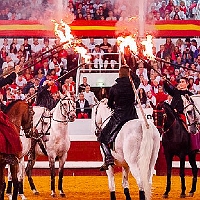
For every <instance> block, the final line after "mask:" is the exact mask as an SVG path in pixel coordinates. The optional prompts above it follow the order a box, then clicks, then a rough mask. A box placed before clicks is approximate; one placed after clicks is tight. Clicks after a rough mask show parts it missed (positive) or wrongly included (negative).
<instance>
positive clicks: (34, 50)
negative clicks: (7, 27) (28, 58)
mask: <svg viewBox="0 0 200 200" xmlns="http://www.w3.org/2000/svg"><path fill="white" fill-rule="evenodd" d="M31 51H32V53H33V56H34V55H36V54H38V53H40V52H41V51H42V46H41V45H40V44H39V42H38V38H33V44H32V45H31Z"/></svg>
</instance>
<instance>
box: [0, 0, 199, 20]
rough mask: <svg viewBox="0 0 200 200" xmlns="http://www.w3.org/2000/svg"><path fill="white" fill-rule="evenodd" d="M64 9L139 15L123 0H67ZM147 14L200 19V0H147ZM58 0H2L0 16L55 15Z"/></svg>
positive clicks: (83, 15)
mask: <svg viewBox="0 0 200 200" xmlns="http://www.w3.org/2000/svg"><path fill="white" fill-rule="evenodd" d="M62 2H63V10H64V13H67V12H70V13H72V15H74V19H75V20H108V21H109V20H119V21H123V20H129V18H130V17H136V18H137V15H138V9H137V8H138V5H137V4H135V3H134V4H131V6H132V7H133V12H132V13H131V12H129V11H127V10H128V9H129V8H128V7H129V6H130V5H126V4H125V3H124V2H123V1H120V0H63V1H62ZM146 5H147V8H148V9H146V11H145V16H146V19H147V22H151V23H152V20H153V21H154V20H155V21H157V20H180V19H181V20H183V19H198V20H199V19H200V2H199V0H182V1H179V0H146ZM56 9H58V8H57V1H50V0H19V1H15V0H5V1H1V2H0V20H44V19H48V18H52V17H53V15H54V17H55V10H56ZM49 20H50V19H49Z"/></svg>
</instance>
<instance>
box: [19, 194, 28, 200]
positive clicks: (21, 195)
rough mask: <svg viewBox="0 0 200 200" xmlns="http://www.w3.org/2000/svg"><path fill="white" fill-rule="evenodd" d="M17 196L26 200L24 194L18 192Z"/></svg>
mask: <svg viewBox="0 0 200 200" xmlns="http://www.w3.org/2000/svg"><path fill="white" fill-rule="evenodd" d="M19 196H20V197H21V200H27V198H26V197H25V196H24V194H19Z"/></svg>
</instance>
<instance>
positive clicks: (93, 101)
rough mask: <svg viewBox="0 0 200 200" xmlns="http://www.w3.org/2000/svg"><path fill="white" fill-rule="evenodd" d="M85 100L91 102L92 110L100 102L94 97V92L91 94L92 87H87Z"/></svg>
mask: <svg viewBox="0 0 200 200" xmlns="http://www.w3.org/2000/svg"><path fill="white" fill-rule="evenodd" d="M83 94H84V97H85V99H86V100H87V101H88V102H89V106H90V108H92V107H94V105H95V104H96V102H97V101H98V100H97V98H96V97H95V95H94V92H91V90H90V86H89V85H87V86H86V87H85V91H84V92H83Z"/></svg>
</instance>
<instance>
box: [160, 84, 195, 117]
mask: <svg viewBox="0 0 200 200" xmlns="http://www.w3.org/2000/svg"><path fill="white" fill-rule="evenodd" d="M164 90H165V91H166V92H167V93H168V94H169V95H170V96H172V97H173V98H172V102H171V107H172V108H173V109H176V111H177V112H178V113H179V114H183V110H184V105H183V100H182V98H181V95H184V96H185V95H186V94H187V95H189V96H191V95H193V93H192V92H190V91H188V90H178V89H177V88H176V87H174V86H172V85H171V84H169V83H168V82H167V81H166V80H165V81H164Z"/></svg>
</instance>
